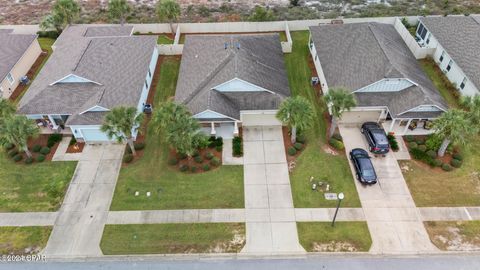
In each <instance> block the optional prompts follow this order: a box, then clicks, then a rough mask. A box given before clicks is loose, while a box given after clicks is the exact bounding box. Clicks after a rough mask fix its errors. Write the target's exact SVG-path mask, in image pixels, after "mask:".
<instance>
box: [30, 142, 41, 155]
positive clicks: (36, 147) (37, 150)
mask: <svg viewBox="0 0 480 270" xmlns="http://www.w3.org/2000/svg"><path fill="white" fill-rule="evenodd" d="M40 150H42V146H41V145H39V144H35V145H34V146H33V147H32V151H33V152H34V153H38V152H40Z"/></svg>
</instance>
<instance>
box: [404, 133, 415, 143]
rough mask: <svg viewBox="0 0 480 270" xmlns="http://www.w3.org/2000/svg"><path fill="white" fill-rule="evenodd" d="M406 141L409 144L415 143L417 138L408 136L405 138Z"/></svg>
mask: <svg viewBox="0 0 480 270" xmlns="http://www.w3.org/2000/svg"><path fill="white" fill-rule="evenodd" d="M405 140H406V141H407V142H413V141H414V140H415V137H413V136H412V135H407V136H405Z"/></svg>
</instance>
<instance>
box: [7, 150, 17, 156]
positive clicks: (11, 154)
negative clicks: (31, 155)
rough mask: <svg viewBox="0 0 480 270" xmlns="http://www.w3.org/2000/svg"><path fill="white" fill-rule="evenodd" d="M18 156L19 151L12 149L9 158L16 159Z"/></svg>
mask: <svg viewBox="0 0 480 270" xmlns="http://www.w3.org/2000/svg"><path fill="white" fill-rule="evenodd" d="M16 155H18V151H17V149H12V150H10V152H8V156H9V157H14V156H16Z"/></svg>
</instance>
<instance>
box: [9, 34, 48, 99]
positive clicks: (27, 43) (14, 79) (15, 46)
mask: <svg viewBox="0 0 480 270" xmlns="http://www.w3.org/2000/svg"><path fill="white" fill-rule="evenodd" d="M41 53H42V49H41V48H40V44H38V41H37V35H25V34H14V33H13V30H12V29H0V98H9V97H10V95H11V94H12V93H13V91H14V90H15V88H17V86H18V85H19V84H20V80H21V79H22V77H23V76H25V75H26V74H27V72H28V71H29V70H30V68H31V67H32V66H33V64H34V63H35V61H36V60H37V58H38V56H40V54H41ZM30 79H31V78H30Z"/></svg>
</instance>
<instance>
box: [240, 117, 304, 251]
mask: <svg viewBox="0 0 480 270" xmlns="http://www.w3.org/2000/svg"><path fill="white" fill-rule="evenodd" d="M243 141H244V184H245V219H246V229H247V231H246V233H247V243H246V245H245V247H244V248H243V250H242V253H247V254H282V253H303V252H305V250H304V249H303V248H302V246H301V245H300V244H299V242H298V234H297V226H296V222H295V209H294V207H293V199H292V192H291V189H290V179H289V176H288V166H287V161H286V157H285V148H284V145H283V135H282V128H281V126H271V127H270V126H269V127H254V126H248V127H247V126H245V127H243Z"/></svg>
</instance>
